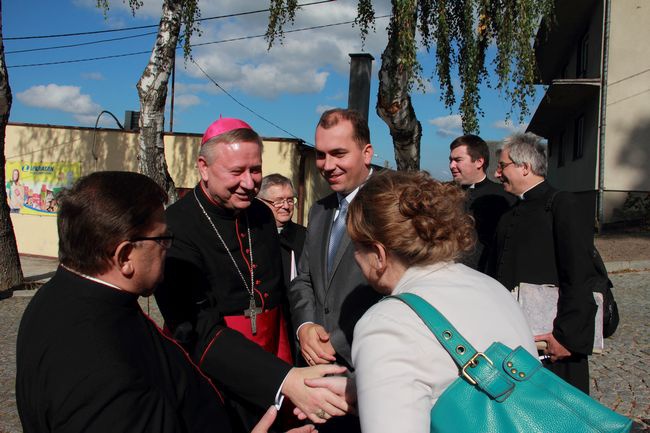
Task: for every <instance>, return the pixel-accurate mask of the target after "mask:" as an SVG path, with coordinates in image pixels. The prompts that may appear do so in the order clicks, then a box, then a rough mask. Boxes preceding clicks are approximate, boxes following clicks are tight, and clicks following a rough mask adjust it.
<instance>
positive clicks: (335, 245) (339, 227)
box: [327, 198, 348, 276]
mask: <svg viewBox="0 0 650 433" xmlns="http://www.w3.org/2000/svg"><path fill="white" fill-rule="evenodd" d="M347 213H348V201H347V200H346V199H345V198H343V199H341V201H340V203H339V214H338V215H337V216H336V219H335V220H334V223H332V231H331V232H330V241H329V245H328V247H327V275H328V276H330V275H332V266H333V265H334V258H335V257H336V251H337V250H338V249H339V244H340V243H341V238H342V237H343V233H344V232H345V216H346V215H347Z"/></svg>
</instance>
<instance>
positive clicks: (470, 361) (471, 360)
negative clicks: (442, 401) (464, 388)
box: [460, 352, 494, 385]
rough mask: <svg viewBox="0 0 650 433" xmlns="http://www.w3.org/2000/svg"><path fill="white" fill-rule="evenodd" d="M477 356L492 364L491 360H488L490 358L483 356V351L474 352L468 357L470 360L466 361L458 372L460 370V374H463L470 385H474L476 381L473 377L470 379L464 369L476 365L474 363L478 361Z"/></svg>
mask: <svg viewBox="0 0 650 433" xmlns="http://www.w3.org/2000/svg"><path fill="white" fill-rule="evenodd" d="M479 356H481V357H483V358H485V360H486V361H487V362H489V363H490V365H494V364H493V363H492V361H491V360H490V358H488V357H487V356H485V353H483V352H476V353H475V354H474V356H472V357H471V358H470V360H469V361H467V363H466V364H465V365H463V368H462V369H461V370H460V372H461V374H462V375H463V377H464V378H465V379H467V381H468V382H469V383H471V384H472V385H476V381H475V380H474V379H472V377H471V376H470V375H469V374H467V372H466V371H465V370H466V369H467V367H472V368H474V367H476V365H477V364H478V362H477V358H478V357H479Z"/></svg>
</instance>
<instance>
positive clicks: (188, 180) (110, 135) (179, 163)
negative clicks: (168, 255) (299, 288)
mask: <svg viewBox="0 0 650 433" xmlns="http://www.w3.org/2000/svg"><path fill="white" fill-rule="evenodd" d="M200 140H201V135H200V134H165V137H164V141H165V156H166V158H167V163H168V166H169V172H170V175H171V176H172V178H173V179H174V182H175V184H176V187H177V188H192V187H194V186H195V185H196V183H197V182H198V180H199V177H198V173H197V170H196V158H197V156H198V150H199V146H200ZM137 148H138V134H137V133H136V132H126V131H121V130H117V129H97V130H96V132H95V130H94V129H93V128H73V127H64V126H51V125H33V124H14V123H10V124H9V125H8V126H7V132H6V140H5V155H6V159H7V161H8V162H12V161H20V162H25V163H39V162H79V163H80V165H81V175H82V176H83V175H86V174H89V173H92V172H95V171H103V170H127V171H137ZM301 157H302V158H303V164H304V167H303V171H304V181H302V182H301V175H300V168H301V167H300V164H301ZM262 161H263V172H264V174H270V173H280V174H282V175H284V176H287V177H288V178H290V179H291V180H292V181H293V183H294V185H295V187H296V189H299V187H300V185H301V183H302V184H303V185H304V189H303V197H304V198H303V201H302V203H301V204H302V209H303V213H304V219H303V221H304V224H305V225H306V223H307V213H308V209H309V207H310V206H311V205H312V204H313V203H314V202H315V201H316V200H318V199H319V198H321V197H323V196H325V195H326V194H328V193H329V191H330V190H329V187H328V186H327V184H326V183H325V181H324V180H323V179H322V177H321V176H320V174H319V173H318V171H317V170H316V168H315V154H314V151H313V150H312V149H311V148H309V147H308V146H305V145H303V144H301V143H299V142H298V141H297V140H288V139H280V138H271V139H266V138H265V139H264V152H263V154H262ZM298 214H299V209H298V208H297V209H296V213H295V215H294V220H296V221H298ZM11 220H12V223H13V225H14V231H15V234H16V241H17V244H18V251H19V252H20V253H21V254H32V255H39V256H47V257H56V256H57V251H58V236H57V230H56V217H54V216H40V215H23V214H11Z"/></svg>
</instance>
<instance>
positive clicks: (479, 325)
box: [347, 171, 537, 433]
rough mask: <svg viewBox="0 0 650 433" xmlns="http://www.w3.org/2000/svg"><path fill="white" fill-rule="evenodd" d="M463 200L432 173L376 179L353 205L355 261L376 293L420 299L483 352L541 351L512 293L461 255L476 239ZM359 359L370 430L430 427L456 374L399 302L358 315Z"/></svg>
mask: <svg viewBox="0 0 650 433" xmlns="http://www.w3.org/2000/svg"><path fill="white" fill-rule="evenodd" d="M464 203H465V194H464V192H463V191H462V190H461V189H460V188H459V187H458V186H456V185H454V184H451V183H441V182H439V181H437V180H435V179H432V178H431V176H429V174H428V173H426V172H394V171H384V172H382V173H380V174H377V175H374V176H372V177H371V178H370V179H369V180H368V182H367V183H366V184H365V186H364V187H363V188H361V190H360V191H359V192H358V194H357V196H356V197H355V199H354V200H353V201H352V203H351V204H350V208H349V209H348V216H347V218H348V219H347V228H348V232H349V234H350V238H351V239H352V242H353V243H354V246H355V260H356V261H357V263H358V264H359V267H360V268H361V271H362V272H363V274H364V276H365V277H366V278H367V280H368V282H369V283H370V284H371V285H372V286H373V288H374V289H375V290H376V291H378V292H379V293H381V294H384V295H393V294H400V293H407V292H408V293H414V294H416V295H418V296H420V297H422V298H423V299H424V300H426V301H427V302H429V303H430V304H431V305H433V306H434V307H435V308H437V309H438V311H440V312H441V313H442V314H443V315H444V316H445V317H446V318H447V320H449V322H450V323H452V324H453V325H454V326H455V327H456V329H457V330H458V332H460V333H461V334H462V335H463V336H464V337H465V338H466V339H467V340H468V341H469V342H470V343H471V344H472V345H473V346H474V347H475V348H476V349H477V350H479V351H482V350H485V349H487V348H488V347H489V346H490V345H491V344H492V343H493V342H494V341H500V342H502V343H504V344H505V345H507V346H509V347H517V346H522V347H524V348H525V349H526V350H528V351H529V352H530V353H531V354H533V355H535V356H537V350H536V348H535V343H534V340H533V335H532V333H531V331H530V329H529V327H528V324H527V323H526V319H525V318H524V316H523V313H522V312H521V310H520V308H519V306H518V304H517V303H516V301H515V300H514V298H513V297H512V295H511V294H510V293H509V292H508V291H507V290H506V289H505V288H504V287H503V286H502V285H501V284H500V283H499V282H497V281H496V280H494V279H492V278H490V277H488V276H487V275H484V274H482V273H480V272H478V271H475V270H473V269H471V268H469V267H467V266H465V265H463V264H461V263H456V262H455V260H456V259H457V258H458V257H460V256H461V254H462V253H463V252H465V251H467V250H469V249H471V248H472V247H473V244H474V237H475V233H474V225H473V220H472V218H471V217H470V216H469V215H467V213H466V212H465V210H464V209H465V205H464ZM352 361H353V363H354V368H355V375H356V377H355V381H356V388H357V399H358V405H359V417H360V419H361V429H362V431H363V432H372V433H382V432H386V433H395V432H400V433H406V432H409V433H410V432H418V433H425V432H429V428H430V425H429V424H430V419H429V412H430V411H431V408H432V407H433V405H434V404H435V402H436V400H437V399H438V397H439V396H440V395H441V394H442V393H443V392H444V391H445V389H446V388H447V387H448V386H449V385H450V384H451V383H452V382H453V381H454V380H455V379H456V378H458V376H459V371H458V367H457V366H456V364H454V361H453V360H452V358H451V357H450V356H449V354H448V353H447V352H446V351H445V350H444V349H443V347H442V346H441V345H440V343H439V342H438V341H437V340H436V339H435V337H434V336H433V334H432V333H431V331H430V330H429V328H427V326H426V325H425V324H424V323H423V322H422V320H421V319H420V318H419V317H418V316H417V315H416V314H415V312H413V311H412V310H411V309H410V308H409V307H408V306H407V305H406V304H404V303H403V302H401V301H399V300H397V299H385V300H383V301H381V302H379V303H377V304H375V305H374V306H373V307H371V308H370V309H369V310H368V311H367V312H366V313H365V314H364V316H363V317H362V318H361V319H360V320H359V322H358V323H357V325H356V327H355V329H354V339H353V343H352ZM468 416H471V414H468Z"/></svg>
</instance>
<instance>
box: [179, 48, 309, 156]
mask: <svg viewBox="0 0 650 433" xmlns="http://www.w3.org/2000/svg"><path fill="white" fill-rule="evenodd" d="M192 63H194V64H195V65H196V67H197V68H199V70H200V71H201V72H203V75H205V76H206V77H207V79H208V80H210V81H212V83H213V84H214V85H215V86H217V87H218V88H219V90H221V91H222V92H223V93H225V94H226V95H228V97H229V98H230V99H232V100H233V101H235V102H236V103H237V104H239V105H240V106H241V107H243V108H245V109H246V110H248V111H250V112H251V113H253V114H254V115H255V116H257V117H259V118H260V119H262V120H263V121H265V122H266V123H268V124H270V125H272V126H274V127H276V128H278V129H279V130H280V131H282V132H284V133H286V134H289V135H290V136H292V137H293V138H295V139H297V140H301V141H303V142H305V143H307V144H309V145H312V144H311V143H308V142H307V141H305V140H303V139H302V138H300V137H298V136H296V135H294V134H292V133H291V132H289V131H287V130H286V129H284V128H283V127H281V126H280V125H278V124H277V123H274V122H272V121H270V120H269V119H267V118H266V117H264V116H262V115H261V114H259V113H257V112H256V111H255V110H253V109H252V108H249V107H248V106H246V105H245V104H243V103H242V102H240V101H239V100H238V99H237V98H235V97H234V96H232V95H231V94H230V93H229V92H228V91H227V90H226V89H224V88H223V87H221V85H220V84H219V83H217V81H216V80H215V79H214V78H212V77H211V76H210V75H208V73H207V72H205V70H204V69H203V68H202V67H201V65H199V64H198V63H197V62H196V61H195V60H194V59H192Z"/></svg>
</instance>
